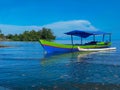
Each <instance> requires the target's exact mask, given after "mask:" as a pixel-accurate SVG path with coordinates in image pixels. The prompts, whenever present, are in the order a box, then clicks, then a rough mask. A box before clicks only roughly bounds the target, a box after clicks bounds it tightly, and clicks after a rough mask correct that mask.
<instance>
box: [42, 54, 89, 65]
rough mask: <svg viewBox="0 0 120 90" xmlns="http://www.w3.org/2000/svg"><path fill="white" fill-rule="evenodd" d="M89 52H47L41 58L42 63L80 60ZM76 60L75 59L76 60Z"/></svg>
mask: <svg viewBox="0 0 120 90" xmlns="http://www.w3.org/2000/svg"><path fill="white" fill-rule="evenodd" d="M89 54H90V52H71V53H48V54H44V57H43V58H42V59H41V64H42V65H48V64H53V63H62V62H63V63H65V62H81V61H83V60H82V59H84V57H86V56H87V55H89ZM76 60H77V61H76Z"/></svg>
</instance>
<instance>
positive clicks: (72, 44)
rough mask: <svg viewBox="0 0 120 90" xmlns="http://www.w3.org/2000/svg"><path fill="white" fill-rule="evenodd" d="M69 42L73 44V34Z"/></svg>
mask: <svg viewBox="0 0 120 90" xmlns="http://www.w3.org/2000/svg"><path fill="white" fill-rule="evenodd" d="M71 42H72V45H73V36H72V35H71Z"/></svg>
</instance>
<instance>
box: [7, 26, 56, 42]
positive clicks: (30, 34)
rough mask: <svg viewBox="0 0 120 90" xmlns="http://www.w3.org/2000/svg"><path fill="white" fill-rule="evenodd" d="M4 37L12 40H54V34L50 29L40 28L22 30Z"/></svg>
mask: <svg viewBox="0 0 120 90" xmlns="http://www.w3.org/2000/svg"><path fill="white" fill-rule="evenodd" d="M6 38H7V39H9V40H13V41H38V40H39V39H46V40H54V39H55V36H54V35H53V33H52V31H51V29H48V28H42V30H38V31H35V30H31V31H24V32H23V33H22V34H15V35H12V34H8V35H7V36H6Z"/></svg>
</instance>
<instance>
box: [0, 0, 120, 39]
mask: <svg viewBox="0 0 120 90" xmlns="http://www.w3.org/2000/svg"><path fill="white" fill-rule="evenodd" d="M75 20H76V21H77V20H78V21H80V20H82V21H87V22H88V23H87V24H89V23H90V25H91V26H93V27H95V28H97V29H100V30H102V31H107V32H112V33H113V36H114V37H116V38H117V37H118V36H119V34H120V25H119V24H120V1H119V0H0V29H1V30H2V31H3V33H16V32H18V33H19V32H21V31H24V30H23V29H25V28H23V27H24V26H26V27H31V26H32V27H33V26H34V27H35V29H38V28H39V27H42V26H50V25H51V24H52V25H53V24H54V25H56V24H55V23H58V24H60V23H59V22H63V23H64V22H67V21H68V22H71V21H73V23H74V21H75ZM80 23H81V22H80ZM64 24H65V23H64ZM66 24H67V23H66ZM9 26H11V27H14V28H13V29H15V27H17V28H18V27H20V29H18V30H17V28H16V30H11V29H12V28H9ZM36 27H37V28H36ZM54 27H55V26H54ZM70 27H72V26H70ZM27 29H31V28H27ZM32 29H34V28H32ZM69 29H70V30H71V29H73V28H69ZM80 29H81V28H80ZM60 31H61V30H55V32H60ZM63 31H64V30H63Z"/></svg>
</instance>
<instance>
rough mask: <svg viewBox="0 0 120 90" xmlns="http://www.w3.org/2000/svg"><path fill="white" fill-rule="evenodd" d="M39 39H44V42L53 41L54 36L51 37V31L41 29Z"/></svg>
mask: <svg viewBox="0 0 120 90" xmlns="http://www.w3.org/2000/svg"><path fill="white" fill-rule="evenodd" d="M40 36H41V37H40V38H41V39H46V40H49V41H50V40H54V39H55V36H54V35H53V32H52V31H51V29H47V28H43V29H42V30H41V31H40Z"/></svg>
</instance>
